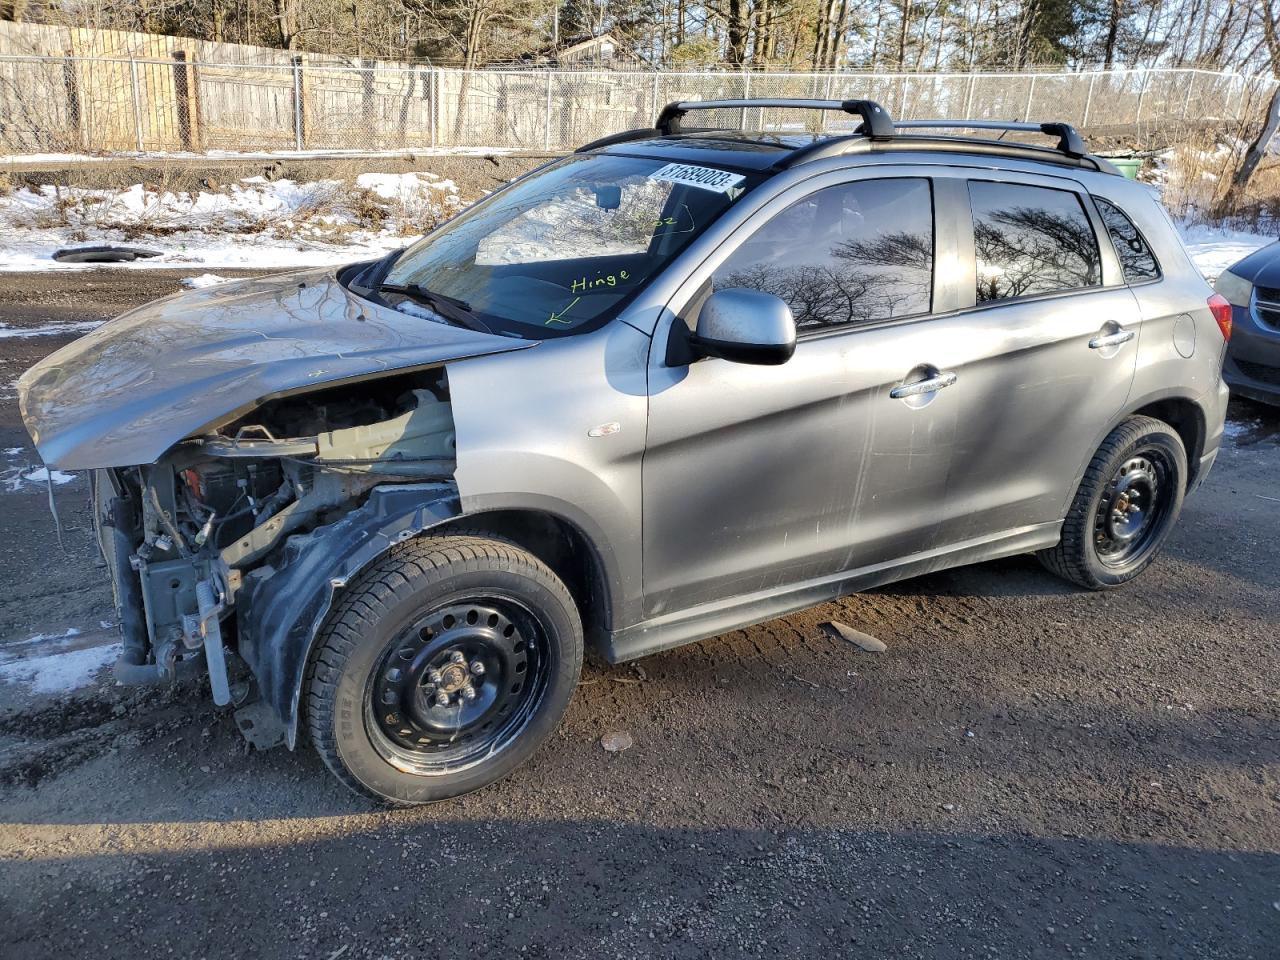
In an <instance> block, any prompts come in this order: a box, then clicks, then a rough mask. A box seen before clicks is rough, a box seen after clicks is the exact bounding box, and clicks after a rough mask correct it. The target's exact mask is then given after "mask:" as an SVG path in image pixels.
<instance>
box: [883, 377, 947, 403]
mask: <svg viewBox="0 0 1280 960" xmlns="http://www.w3.org/2000/svg"><path fill="white" fill-rule="evenodd" d="M955 382H956V375H955V374H954V373H952V372H951V371H950V370H944V371H942V372H941V373H937V374H935V375H934V376H932V377H930V378H929V379H928V380H917V381H916V382H915V383H904V384H903V385H902V386H900V387H894V388H893V389H892V390H890V391H889V396H891V397H892V398H893V399H894V400H905V399H907V397H918V396H920V394H922V393H933V392H934V391H935V390H941V389H942V388H943V387H949V386H951V385H952V384H953V383H955Z"/></svg>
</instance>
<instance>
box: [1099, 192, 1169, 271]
mask: <svg viewBox="0 0 1280 960" xmlns="http://www.w3.org/2000/svg"><path fill="white" fill-rule="evenodd" d="M1093 202H1094V203H1095V204H1096V205H1097V207H1098V213H1099V214H1101V215H1102V222H1103V223H1105V224H1106V225H1107V233H1109V234H1110V235H1111V244H1112V246H1114V247H1115V249H1116V256H1117V257H1119V258H1120V267H1121V269H1122V270H1123V271H1124V282H1125V283H1146V282H1147V281H1148V280H1159V279H1160V264H1159V263H1157V262H1156V255H1155V254H1154V253H1152V252H1151V246H1150V245H1149V244H1148V243H1147V240H1146V238H1145V237H1144V236H1143V235H1142V231H1140V230H1139V229H1138V228H1137V227H1135V226H1134V225H1133V221H1132V220H1130V219H1129V217H1128V215H1127V214H1125V212H1124V211H1123V210H1121V209H1120V208H1119V207H1117V206H1116V205H1115V204H1114V203H1112V202H1111V201H1110V200H1103V199H1102V197H1094V198H1093Z"/></svg>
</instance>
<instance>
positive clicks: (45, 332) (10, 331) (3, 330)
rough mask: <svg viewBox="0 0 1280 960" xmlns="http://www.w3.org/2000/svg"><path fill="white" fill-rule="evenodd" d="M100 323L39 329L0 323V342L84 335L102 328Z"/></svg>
mask: <svg viewBox="0 0 1280 960" xmlns="http://www.w3.org/2000/svg"><path fill="white" fill-rule="evenodd" d="M102 323H103V321H101V320H76V321H73V322H71V323H50V324H45V325H44V326H40V327H13V326H10V325H9V324H7V323H0V340H6V339H14V338H22V337H48V336H55V335H58V336H61V335H63V334H67V333H85V332H87V331H89V330H92V329H93V328H94V327H100V326H102Z"/></svg>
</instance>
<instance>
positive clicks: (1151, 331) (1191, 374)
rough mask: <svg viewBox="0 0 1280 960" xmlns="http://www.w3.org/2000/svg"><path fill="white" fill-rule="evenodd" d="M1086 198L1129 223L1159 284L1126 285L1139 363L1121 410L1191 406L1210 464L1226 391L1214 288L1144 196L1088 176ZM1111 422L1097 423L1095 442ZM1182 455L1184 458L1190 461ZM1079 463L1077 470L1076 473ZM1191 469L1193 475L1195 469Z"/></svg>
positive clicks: (1129, 185) (1116, 181) (1126, 185)
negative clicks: (1134, 308) (1104, 203)
mask: <svg viewBox="0 0 1280 960" xmlns="http://www.w3.org/2000/svg"><path fill="white" fill-rule="evenodd" d="M1088 186H1089V189H1090V192H1091V193H1092V194H1093V195H1094V196H1095V197H1099V198H1102V199H1104V200H1108V201H1110V202H1112V203H1113V204H1115V205H1116V206H1117V207H1119V208H1120V209H1121V210H1123V211H1124V213H1125V214H1126V215H1127V216H1128V217H1129V219H1130V220H1132V221H1133V224H1134V226H1136V227H1137V228H1138V230H1139V231H1140V232H1141V234H1142V236H1143V238H1144V239H1145V240H1146V241H1147V244H1148V246H1150V248H1151V251H1152V253H1154V254H1155V257H1156V260H1157V262H1158V263H1159V265H1160V278H1159V279H1158V280H1153V281H1148V282H1145V283H1138V284H1134V285H1133V286H1131V287H1130V289H1131V290H1132V292H1133V295H1134V297H1135V298H1136V300H1137V303H1138V308H1139V310H1140V311H1141V313H1142V327H1141V333H1140V335H1139V339H1138V362H1137V368H1136V370H1135V371H1134V378H1133V389H1132V391H1131V392H1130V396H1129V401H1128V403H1127V404H1126V409H1127V410H1138V409H1141V408H1143V407H1146V406H1149V405H1150V404H1152V403H1156V402H1159V401H1163V400H1171V399H1172V400H1181V401H1186V402H1189V403H1191V404H1194V406H1195V407H1196V409H1197V410H1198V412H1199V414H1198V415H1199V416H1201V417H1203V418H1204V422H1203V423H1202V424H1201V427H1202V428H1203V431H1202V432H1203V444H1202V448H1201V451H1200V455H1201V458H1202V459H1205V460H1211V459H1212V456H1213V454H1214V453H1215V452H1216V451H1217V449H1218V446H1219V444H1220V442H1221V438H1222V429H1223V423H1224V420H1225V417H1226V391H1225V390H1224V389H1223V387H1222V363H1223V357H1224V354H1225V353H1226V341H1225V340H1224V339H1223V337H1222V332H1221V331H1220V330H1219V329H1218V325H1217V323H1216V322H1215V321H1214V319H1213V314H1212V312H1211V311H1210V310H1209V306H1208V299H1209V297H1210V296H1211V295H1212V293H1213V289H1212V288H1211V287H1210V286H1209V284H1208V282H1207V281H1206V280H1205V279H1204V277H1203V276H1202V275H1201V274H1200V271H1199V270H1198V269H1197V268H1196V266H1195V264H1194V263H1193V262H1192V260H1191V258H1190V256H1189V255H1188V253H1187V251H1186V248H1185V247H1184V246H1183V244H1182V241H1181V240H1180V239H1179V238H1178V235H1177V232H1176V231H1175V229H1174V226H1173V222H1172V221H1171V220H1170V219H1169V215H1168V214H1167V213H1166V212H1165V210H1164V208H1163V207H1161V206H1160V205H1159V203H1158V201H1157V200H1156V199H1155V198H1154V197H1153V196H1152V195H1151V193H1150V192H1149V190H1148V189H1147V188H1146V187H1144V186H1142V185H1141V184H1137V183H1133V182H1131V181H1126V180H1121V179H1120V178H1117V177H1100V176H1099V177H1094V178H1091V180H1090V182H1089V184H1088ZM1112 426H1114V424H1099V427H1100V435H1099V437H1098V442H1099V443H1100V442H1101V440H1102V438H1103V437H1105V436H1106V434H1107V433H1108V432H1109V431H1110V428H1111V427H1112ZM1195 455H1196V454H1195V451H1194V450H1191V449H1188V450H1187V456H1188V458H1194V457H1195ZM1085 463H1087V459H1086V460H1085V461H1084V462H1082V464H1081V466H1080V470H1081V471H1083V469H1084V464H1085ZM1191 468H1192V470H1193V471H1194V470H1196V469H1197V465H1196V464H1195V463H1192V464H1191Z"/></svg>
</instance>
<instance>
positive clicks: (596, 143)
mask: <svg viewBox="0 0 1280 960" xmlns="http://www.w3.org/2000/svg"><path fill="white" fill-rule="evenodd" d="M658 136H661V134H660V133H659V132H658V131H657V130H655V129H654V128H653V127H640V128H639V129H636V130H623V131H622V132H621V133H611V134H609V135H608V136H604V137H601V138H600V139H598V140H592V141H591V142H590V143H584V144H583V145H582V146H580V147H578V149H576V150H574V151H573V152H574V153H586V152H587V151H588V150H597V149H599V148H600V147H612V146H613V145H614V144H615V143H630V142H631V141H632V140H649V139H652V138H653V137H658Z"/></svg>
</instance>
